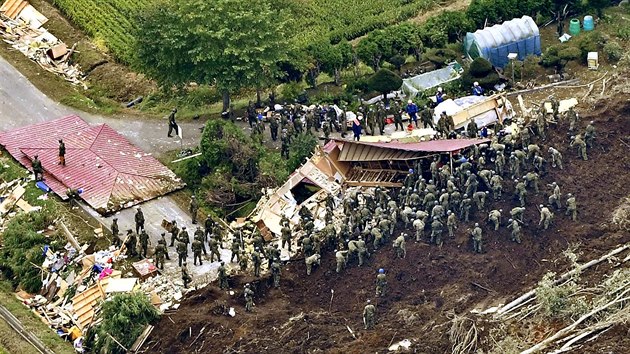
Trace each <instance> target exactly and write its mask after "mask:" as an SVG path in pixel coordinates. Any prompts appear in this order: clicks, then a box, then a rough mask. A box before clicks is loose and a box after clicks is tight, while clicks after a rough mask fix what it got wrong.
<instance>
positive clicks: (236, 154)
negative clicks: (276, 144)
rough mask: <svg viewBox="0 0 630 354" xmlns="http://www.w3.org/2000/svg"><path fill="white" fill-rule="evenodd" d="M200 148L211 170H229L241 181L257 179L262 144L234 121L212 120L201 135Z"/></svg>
mask: <svg viewBox="0 0 630 354" xmlns="http://www.w3.org/2000/svg"><path fill="white" fill-rule="evenodd" d="M200 147H201V153H202V155H201V157H202V158H203V160H204V161H205V163H206V165H207V166H208V167H209V168H210V169H211V170H217V169H225V170H227V171H228V172H230V173H231V174H232V175H234V177H236V178H237V179H239V180H244V181H249V182H253V181H254V180H255V178H256V175H257V174H258V167H257V162H258V158H259V157H260V149H259V146H256V145H255V144H254V143H253V141H252V140H251V139H250V137H249V136H246V135H245V133H243V131H242V130H241V129H240V128H239V127H237V126H236V125H235V124H234V123H232V122H229V121H224V120H219V119H211V120H209V121H208V122H207V123H206V126H205V128H204V130H203V134H202V135H201V143H200Z"/></svg>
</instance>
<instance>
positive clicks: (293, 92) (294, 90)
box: [280, 81, 304, 102]
mask: <svg viewBox="0 0 630 354" xmlns="http://www.w3.org/2000/svg"><path fill="white" fill-rule="evenodd" d="M303 91H304V87H302V84H300V83H299V82H293V81H292V82H288V83H286V84H284V85H282V89H281V90H280V95H281V96H282V98H283V99H284V101H286V102H295V101H296V100H297V98H298V97H299V96H300V94H301V93H302V92H303Z"/></svg>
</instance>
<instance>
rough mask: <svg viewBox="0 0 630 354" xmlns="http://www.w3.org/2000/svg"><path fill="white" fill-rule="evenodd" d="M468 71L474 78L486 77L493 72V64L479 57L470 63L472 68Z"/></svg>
mask: <svg viewBox="0 0 630 354" xmlns="http://www.w3.org/2000/svg"><path fill="white" fill-rule="evenodd" d="M468 70H469V71H470V74H471V75H472V76H474V77H484V76H486V75H488V74H489V73H491V72H492V63H490V62H489V61H488V60H486V59H484V58H481V57H479V58H476V59H475V60H473V61H472V63H470V68H469V69H468Z"/></svg>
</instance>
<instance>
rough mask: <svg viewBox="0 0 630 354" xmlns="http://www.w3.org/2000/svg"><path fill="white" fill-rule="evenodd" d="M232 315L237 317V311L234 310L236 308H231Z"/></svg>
mask: <svg viewBox="0 0 630 354" xmlns="http://www.w3.org/2000/svg"><path fill="white" fill-rule="evenodd" d="M228 313H229V314H230V316H232V317H234V316H236V311H235V310H234V307H230V311H229V312H228Z"/></svg>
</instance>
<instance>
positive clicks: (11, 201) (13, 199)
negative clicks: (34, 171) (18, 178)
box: [0, 184, 26, 215]
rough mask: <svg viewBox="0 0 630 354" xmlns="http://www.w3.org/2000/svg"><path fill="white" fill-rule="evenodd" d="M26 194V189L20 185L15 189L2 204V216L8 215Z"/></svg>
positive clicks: (0, 212)
mask: <svg viewBox="0 0 630 354" xmlns="http://www.w3.org/2000/svg"><path fill="white" fill-rule="evenodd" d="M24 193H26V189H24V186H22V185H21V184H18V185H17V186H16V187H15V188H13V191H11V193H10V194H9V196H8V197H7V198H6V199H5V200H3V201H2V203H1V204H0V215H4V214H6V213H8V212H9V211H10V210H11V208H13V206H14V205H15V203H17V201H18V200H20V198H22V196H23V195H24Z"/></svg>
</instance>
